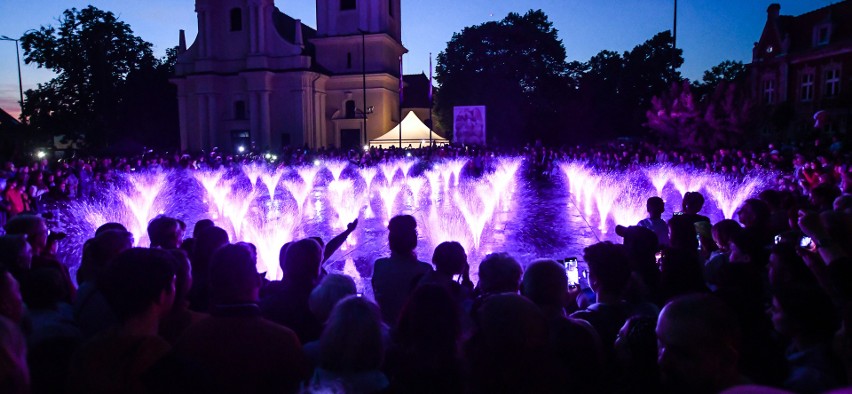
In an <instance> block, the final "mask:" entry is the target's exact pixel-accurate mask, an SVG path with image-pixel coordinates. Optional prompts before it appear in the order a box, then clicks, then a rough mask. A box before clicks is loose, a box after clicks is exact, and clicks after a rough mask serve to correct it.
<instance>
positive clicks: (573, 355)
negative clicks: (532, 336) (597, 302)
mask: <svg viewBox="0 0 852 394" xmlns="http://www.w3.org/2000/svg"><path fill="white" fill-rule="evenodd" d="M521 294H522V295H523V296H524V297H527V298H528V299H529V300H530V301H532V302H533V303H535V304H536V305H537V306H538V307H539V309H541V311H542V312H543V313H544V316H545V317H546V318H547V320H548V325H549V331H550V342H551V345H550V346H549V348H550V349H551V353H552V355H553V359H554V362H555V364H554V366H555V367H557V368H559V369H560V370H561V371H560V372H559V373H558V376H559V377H560V381H559V382H558V383H557V385H558V386H562V387H571V388H572V389H574V390H576V391H578V392H588V391H593V390H594V389H595V388H596V387H598V386H600V385H601V384H602V383H603V382H601V381H600V378H601V376H602V373H603V361H604V352H603V347H602V344H601V339H600V337H599V336H598V334H597V332H596V331H595V329H594V328H592V326H591V325H590V324H589V323H587V322H586V321H583V320H579V319H573V318H569V317H567V316H566V314H565V306H566V304H567V302H568V276H567V275H566V273H565V268H564V267H563V266H562V265H561V264H559V263H557V262H555V261H553V260H538V261H535V262H533V263H532V264H530V265H529V266H528V267H527V269H526V271H525V272H524V279H523V285H522V287H521Z"/></svg>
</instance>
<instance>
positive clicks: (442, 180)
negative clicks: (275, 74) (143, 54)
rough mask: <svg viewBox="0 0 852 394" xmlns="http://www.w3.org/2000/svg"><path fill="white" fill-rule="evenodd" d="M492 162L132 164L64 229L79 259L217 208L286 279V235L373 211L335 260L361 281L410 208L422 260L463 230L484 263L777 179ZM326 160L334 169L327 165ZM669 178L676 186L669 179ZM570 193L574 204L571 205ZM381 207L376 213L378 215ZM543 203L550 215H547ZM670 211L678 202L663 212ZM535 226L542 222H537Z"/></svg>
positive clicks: (331, 231) (547, 251) (547, 252)
mask: <svg viewBox="0 0 852 394" xmlns="http://www.w3.org/2000/svg"><path fill="white" fill-rule="evenodd" d="M492 163H493V165H491V167H490V168H488V169H487V170H486V171H485V172H484V173H483V174H482V175H481V176H478V175H474V174H471V175H469V176H468V174H465V175H464V176H463V175H462V172H463V171H464V167H465V165H466V164H467V159H463V158H454V159H448V160H439V161H437V162H434V163H431V164H429V163H420V164H422V165H423V168H422V170H423V171H422V172H420V171H419V169H420V167H418V169H415V165H417V164H418V162H417V161H416V160H410V159H408V160H395V161H387V162H383V163H380V164H379V165H377V166H373V167H366V168H360V169H358V168H355V167H354V166H352V167H350V165H349V163H348V162H344V161H337V160H329V161H325V162H323V161H317V162H315V163H313V165H309V166H300V167H275V166H273V165H269V164H266V163H251V164H246V165H244V166H239V167H233V168H230V169H220V170H199V171H194V172H191V173H189V175H187V173H186V172H184V171H173V172H166V173H161V174H144V173H143V174H137V173H133V174H124V175H123V177H124V181H120V182H116V183H115V185H114V186H111V187H110V188H107V189H103V190H101V191H100V194H99V197H98V198H97V199H95V201H74V202H72V203H70V204H68V205H67V208H66V209H65V210H64V211H63V213H61V216H62V217H61V219H60V221H61V222H62V224H63V226H64V228H63V231H66V232H68V233H69V239H67V240H66V241H65V243H64V244H63V245H67V247H69V248H74V249H75V250H76V251H72V252H66V253H65V256H67V257H66V258H67V259H66V260H65V261H66V262H69V261H70V263H68V264H69V265H72V266H73V264H77V263H78V262H79V250H81V248H82V246H81V245H82V243H83V242H84V241H85V239H87V238H89V237H91V235H92V233H93V231H94V229H95V228H96V227H97V226H100V225H102V224H104V223H106V222H118V223H122V224H124V225H125V226H126V227H127V228H128V229H129V230H130V231H131V233H132V234H133V235H134V237H135V239H136V241H137V244H140V245H147V244H146V242H144V237H145V234H146V228H147V223H148V221H150V220H151V219H152V218H153V217H155V216H156V215H158V214H160V213H162V214H165V215H169V216H172V217H178V218H180V219H181V220H184V221H185V222H186V223H187V224H188V225H190V226H192V225H193V224H194V223H195V222H197V221H198V220H200V219H212V220H213V221H214V222H215V223H216V225H217V226H219V227H221V228H223V229H225V230H226V231H227V232H228V233H229V235H230V236H231V239H232V240H233V241H246V242H251V243H253V244H254V245H255V246H256V247H257V250H258V271H259V272H266V275H267V277H268V278H280V276H281V272H280V270H279V267H278V252H279V250H280V248H281V246H282V245H283V244H284V243H285V242H289V241H291V240H295V239H299V238H301V237H305V236H320V237H322V238H323V239H330V238H331V237H333V236H334V235H337V234H339V233H340V231H341V230H343V229H345V228H346V225H347V224H348V223H350V222H352V221H353V220H355V219H358V218H361V219H370V220H361V221H359V223H360V224H359V226H358V231H356V232H354V233H352V234H351V235H350V237H349V239H347V241H346V243H344V244H343V245H342V246H341V248H340V249H339V251H340V254H335V255H334V261H329V266H330V267H333V269H336V270H337V271H336V272H341V270H342V272H345V273H347V274H349V275H351V276H353V277H356V279H358V280H359V282H358V283H359V288H363V287H364V286H365V284H364V283H361V280H363V281H367V280H368V279H369V278H367V277H365V278H361V277H360V274H359V272H360V273H364V272H370V271H371V269H372V267H371V266H369V264H371V263H372V261H374V260H375V259H376V258H378V257H380V256H382V255H384V254H385V253H387V249H386V248H387V229H386V224H387V223H388V221H389V220H390V218H392V217H393V216H394V215H397V214H400V213H410V214H412V215H414V216H415V217H416V218H417V220H418V231H419V233H420V234H421V235H422V237H423V238H422V239H421V242H420V245H419V247H418V250H417V252H418V255H419V256H420V258H421V259H422V260H427V259H428V257H426V256H427V255H429V256H431V252H432V250H433V249H434V247H435V246H437V245H438V244H439V243H441V242H444V241H449V240H454V241H458V242H459V243H461V244H462V245H463V246H464V247H465V250H466V251H467V253H468V256H469V259H470V261H471V263H472V265H473V266H472V267H471V268H472V272H476V271H477V270H478V269H477V267H476V265H477V263H478V261H479V259H481V258H482V257H484V255H485V254H486V253H488V252H491V251H508V252H511V253H513V254H514V253H518V254H521V256H522V259H524V260H525V261H527V260H531V259H533V258H538V257H551V258H554V257H555V258H561V257H564V256H570V255H580V254H582V247H583V246H585V244H588V243H589V242H596V240H597V239H602V240H604V239H605V240H612V241H616V242H619V241H620V238H619V237H617V236H616V235H614V232H613V231H612V225H614V224H621V225H635V224H636V223H637V222H639V221H640V220H641V219H643V218H645V217H646V216H647V213H646V212H645V202H646V200H647V198H648V197H650V196H654V195H658V196H660V197H663V194H666V196H667V197H669V198H670V199H673V200H674V201H677V200H678V199H679V198H680V197H682V195H683V193H685V192H687V191H701V192H702V193H704V194H705V196H706V197H707V199H708V203H709V204H708V205H707V206H708V208H707V211H708V212H704V213H705V214H707V215H708V216H710V217H711V219H713V221H714V222H716V221H718V220H721V219H722V217H725V218H730V217H732V216H733V215H734V213H735V212H736V209H737V208H738V207H739V206H740V205H742V203H743V202H744V201H745V200H746V199H747V198H750V197H753V196H754V195H756V194H757V193H758V192H760V191H762V190H763V189H764V188H765V187H767V186H769V180H771V179H772V175H771V174H766V173H754V174H748V175H747V176H744V177H739V178H731V177H725V176H721V175H711V174H707V173H704V172H701V171H695V170H687V169H684V168H680V167H674V166H668V165H665V166H663V165H661V166H652V167H646V168H641V169H639V170H631V171H601V170H598V169H596V168H594V167H593V166H590V165H589V163H586V162H582V161H570V162H564V163H559V167H560V169H561V172H562V173H563V174H564V176H565V182H559V181H558V180H557V182H555V183H553V184H550V185H546V187H545V188H544V189H541V187H542V186H537V185H538V183H537V182H535V181H528V180H526V179H525V178H524V175H523V174H524V160H523V159H522V158H513V157H503V158H497V159H495V160H493V161H492ZM430 167H431V168H430ZM326 170H328V171H329V173H330V176H326V175H324V176H319V173H320V172H321V171H323V172H324V171H326ZM356 174H357V175H358V176H356ZM379 174H381V177H379V176H378V175H379ZM415 174H418V175H417V176H415ZM420 174H422V175H420ZM182 177H183V178H188V179H190V182H189V186H178V185H185V184H186V183H185V182H183V183H182V181H179V180H181V179H182ZM377 177H378V178H382V179H383V180H378V178H377ZM192 179H194V180H195V181H197V185H199V186H196V185H195V184H193V182H192ZM362 180H363V186H362V182H361V181H362ZM260 183H263V186H261V185H260ZM563 184H564V186H560V185H563ZM669 184H671V185H672V186H673V187H671V188H667V186H668V185H669ZM182 187H185V188H182ZM279 187H280V189H279ZM531 187H535V188H539V189H537V190H529V189H530V188H531ZM178 189H180V190H178ZM543 190H546V191H543ZM267 196H268V197H267ZM533 199H535V200H533ZM567 199H573V200H574V203H573V204H565V201H566V200H567ZM309 200H310V201H309ZM557 201H558V205H557V206H556V208H553V207H554V205H553V204H554V203H555V202H557ZM372 204H375V206H372ZM379 204H381V208H380V207H379ZM566 205H567V208H566ZM671 205H672V204H669V208H672V207H671ZM190 206H191V207H190ZM371 206H372V208H371ZM713 207H718V209H719V210H718V211H716V210H714V208H713ZM372 209H375V211H376V212H375V216H376V219H371V218H372V217H373V216H374V213H373V212H372ZM536 209H537V210H539V211H534V210H536ZM533 212H535V213H533ZM540 212H544V213H546V214H547V215H548V216H544V217H546V218H548V219H539V216H538V214H539V213H540ZM554 212H555V213H554ZM557 214H558V215H572V216H571V217H572V218H575V219H578V220H574V219H572V220H570V221H569V220H559V218H556V217H555V216H553V215H557ZM670 215H671V211H670V210H669V211H667V213H666V214H665V217H670ZM551 217H553V218H554V219H553V220H550V218H551ZM579 219H582V220H579ZM589 223H591V224H589ZM525 226H526V227H525ZM530 226H534V227H538V229H537V230H538V231H530V228H529V227H530ZM543 233H544V234H545V237H546V236H547V234H551V233H552V234H554V237H553V238H552V239H549V240H548V241H547V242H537V241H538V240H536V239H531V238H530V236H529V235H530V234H537V236H541V234H543ZM565 240H568V241H570V240H582V241H574V242H573V243H571V242H563V241H565ZM140 241H142V242H140ZM578 242H582V243H583V244H582V245H581V244H579V243H578ZM542 245H544V246H542ZM364 264H367V266H364ZM474 275H475V274H474ZM365 276H366V275H365ZM366 286H369V284H368V283H367V285H366Z"/></svg>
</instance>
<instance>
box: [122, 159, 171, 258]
mask: <svg viewBox="0 0 852 394" xmlns="http://www.w3.org/2000/svg"><path fill="white" fill-rule="evenodd" d="M127 180H128V181H129V182H130V184H131V185H132V186H133V190H128V191H127V192H123V193H121V194H120V198H121V200H122V202H124V205H125V206H126V207H127V208H128V209H129V210H130V212H131V213H132V214H133V218H134V219H136V220H135V221H134V223H127V224H125V227H127V230H128V231H130V232H131V233H132V234H133V239H135V240H136V244H137V245H142V244H141V243H140V241H141V240H142V238H143V237H147V230H148V222H149V221H150V220H151V219H153V218H154V217H155V216H157V214H158V212H157V211H155V210H154V209H153V208H154V202H155V201H156V200H157V197H158V196H159V195H160V191H162V190H163V187H164V186H165V181H166V174H164V173H157V174H131V176H128V177H127Z"/></svg>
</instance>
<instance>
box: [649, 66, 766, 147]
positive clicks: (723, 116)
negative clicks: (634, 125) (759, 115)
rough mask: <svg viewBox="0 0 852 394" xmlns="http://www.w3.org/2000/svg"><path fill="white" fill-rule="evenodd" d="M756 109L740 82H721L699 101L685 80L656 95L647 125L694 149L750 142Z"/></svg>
mask: <svg viewBox="0 0 852 394" xmlns="http://www.w3.org/2000/svg"><path fill="white" fill-rule="evenodd" d="M755 108H756V107H755V105H754V103H753V101H752V100H751V99H750V98H749V97H748V95H746V94H745V92H744V91H743V88H742V86H741V85H738V84H736V83H733V82H725V81H723V82H720V83H718V84H717V85H716V88H715V89H714V91H713V93H712V94H711V95H710V96H709V97H707V98H706V99H705V100H699V99H698V98H697V97H696V96H695V95H694V94H693V93H692V89H691V88H690V84H689V82H687V81H684V82H682V83H680V84H673V85H672V87H671V89H670V90H669V92H668V93H666V94H663V95H660V96H657V97H654V98H653V100H652V107H651V109H650V110H648V112H647V118H648V122H647V126H648V127H649V128H650V129H651V130H652V131H653V132H655V133H656V134H657V135H658V136H659V137H660V138H661V139H662V140H664V141H665V142H668V143H671V144H674V145H679V146H683V147H686V148H689V149H692V150H706V149H715V148H718V147H721V146H735V145H739V144H742V143H745V142H746V139H747V137H748V132H749V131H750V130H751V129H752V126H753V120H754V111H755Z"/></svg>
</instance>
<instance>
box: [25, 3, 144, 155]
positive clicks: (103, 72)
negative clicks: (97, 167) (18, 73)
mask: <svg viewBox="0 0 852 394" xmlns="http://www.w3.org/2000/svg"><path fill="white" fill-rule="evenodd" d="M58 22H59V24H58V26H57V27H53V26H42V27H41V28H39V29H38V30H31V31H28V32H27V33H25V34H24V35H23V37H21V45H22V47H23V49H24V61H25V62H26V63H27V64H29V63H36V64H37V65H38V67H39V68H47V69H50V70H51V71H53V72H54V73H56V74H57V75H56V77H55V78H53V79H52V80H51V81H49V82H47V83H44V84H39V86H38V88H37V89H35V90H28V91H27V93H26V95H27V99H26V101H25V105H24V111H23V112H24V113H23V115H24V116H25V117H27V118H29V119H30V122H31V124H32V125H33V126H34V127H36V128H39V129H42V130H49V131H52V132H55V133H64V134H66V135H73V136H77V135H85V136H86V140H87V142H89V143H90V144H93V145H94V146H97V147H105V146H106V144H107V143H108V142H109V137H111V136H112V135H114V134H116V133H117V131H118V129H119V125H118V124H119V122H118V119H117V114H118V111H117V108H118V106H119V105H120V104H121V102H122V100H123V97H122V96H121V92H122V89H123V87H124V85H125V82H126V78H127V76H128V74H130V73H131V72H133V71H135V70H140V69H143V68H149V69H150V68H155V67H156V66H157V60H156V59H155V58H154V56H153V53H152V51H151V44H150V43H147V42H145V41H144V40H142V39H141V38H139V37H137V36H135V35H134V34H133V31H132V30H131V28H130V26H129V25H128V24H126V23H124V22H121V21H119V20H118V19H117V18H116V17H115V15H114V14H113V13H111V12H108V11H101V10H99V9H97V8H95V7H93V6H89V7H87V8H84V9H82V10H77V9H76V8H72V9H70V10H66V11H65V12H63V13H62V17H61V18H60V19H59V21H58Z"/></svg>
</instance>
